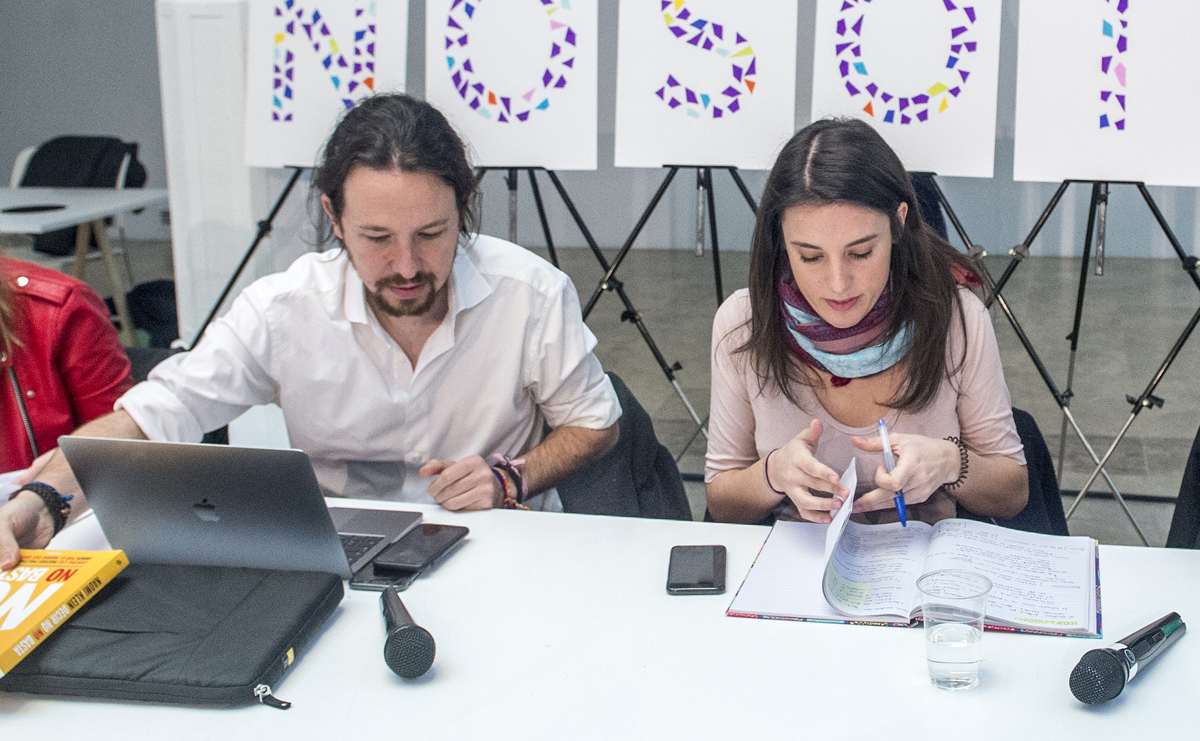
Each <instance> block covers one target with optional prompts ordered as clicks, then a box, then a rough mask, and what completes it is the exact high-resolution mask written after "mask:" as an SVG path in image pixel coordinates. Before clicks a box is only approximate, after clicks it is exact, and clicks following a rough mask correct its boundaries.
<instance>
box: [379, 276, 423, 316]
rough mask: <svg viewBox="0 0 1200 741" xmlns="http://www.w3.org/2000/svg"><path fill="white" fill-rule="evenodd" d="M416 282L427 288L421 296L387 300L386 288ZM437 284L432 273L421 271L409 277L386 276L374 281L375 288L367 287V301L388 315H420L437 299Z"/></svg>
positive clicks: (415, 283) (407, 285) (409, 284)
mask: <svg viewBox="0 0 1200 741" xmlns="http://www.w3.org/2000/svg"><path fill="white" fill-rule="evenodd" d="M418 284H424V285H426V286H427V287H428V289H429V290H427V291H425V293H424V294H423V295H422V296H419V297H417V298H407V299H397V298H392V299H390V300H389V298H388V297H387V293H386V290H387V289H388V288H389V287H391V286H399V287H409V286H414V285H418ZM436 285H437V283H436V279H435V278H434V276H433V273H427V272H425V271H421V272H419V273H417V274H416V275H415V276H413V277H412V278H411V279H405V278H401V277H400V276H399V275H392V276H389V277H387V278H383V279H381V280H377V281H375V290H371V289H369V288H368V289H367V290H366V294H367V303H369V304H370V305H371V308H373V309H375V310H376V311H380V312H383V313H384V314H387V315H388V316H393V317H403V316H421V315H422V314H425V313H427V312H428V311H429V310H430V309H431V308H433V302H434V301H436V300H437V291H436V290H435V288H434V287H435V286H436Z"/></svg>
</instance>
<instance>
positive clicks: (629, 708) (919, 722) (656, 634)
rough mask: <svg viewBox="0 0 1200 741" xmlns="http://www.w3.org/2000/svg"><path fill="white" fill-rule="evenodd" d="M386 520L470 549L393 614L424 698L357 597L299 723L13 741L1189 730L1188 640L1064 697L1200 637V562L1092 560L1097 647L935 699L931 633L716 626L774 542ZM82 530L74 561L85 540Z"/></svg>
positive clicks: (146, 714)
mask: <svg viewBox="0 0 1200 741" xmlns="http://www.w3.org/2000/svg"><path fill="white" fill-rule="evenodd" d="M343 501H344V500H341V501H335V502H332V504H334V505H336V504H339V503H342V502H343ZM356 504H361V506H368V507H370V506H379V507H387V506H390V505H388V504H383V503H378V502H363V503H356ZM395 507H396V508H401V509H413V508H416V509H421V510H422V511H423V512H424V513H425V516H426V519H427V521H430V522H438V523H453V524H460V525H466V526H468V527H470V528H471V534H470V535H469V536H468V539H467V541H466V542H465V543H464V545H463V546H462V547H461V548H460V549H459V550H458V551H457V552H456V553H454V554H453V555H452V556H451V557H450V558H448V559H447V560H445V561H444V562H443V563H442V564H441V565H440V566H439V567H438V568H437V569H436V570H435V571H434V572H432V573H430V574H427V575H426V576H424V577H422V578H421V579H419V580H418V581H417V582H416V583H415V584H413V586H412V587H411V588H410V589H409V590H408V591H406V592H403V593H402V594H401V598H402V600H403V601H404V603H405V605H406V606H407V607H408V609H409V611H410V612H411V613H412V615H413V617H414V619H415V620H416V621H417V622H418V623H419V624H420V625H422V626H424V627H425V628H427V629H428V630H429V631H430V632H431V633H432V634H433V636H434V638H435V640H436V642H437V659H436V661H435V663H434V667H433V669H432V670H431V671H430V672H429V674H427V675H426V676H425V677H423V678H421V679H419V680H415V681H405V680H401V679H399V678H397V677H396V676H395V675H393V674H392V673H391V672H390V671H389V670H388V669H387V667H386V666H385V665H384V663H383V658H382V647H383V637H384V627H383V618H382V616H381V615H380V610H379V597H378V595H377V594H374V593H368V592H349V593H348V595H347V597H346V599H345V600H344V601H343V603H342V605H341V606H340V607H339V608H338V611H337V613H335V616H334V617H333V618H332V619H331V621H330V623H329V625H328V626H327V628H326V629H325V630H324V632H323V633H322V634H321V635H320V637H319V638H318V639H317V640H316V642H315V643H314V644H313V645H311V646H309V647H308V648H307V649H306V650H305V651H303V653H302V654H301V658H300V660H299V661H298V663H297V664H296V665H295V666H294V667H292V668H291V669H290V670H289V672H288V674H286V675H285V676H284V679H283V681H281V682H280V683H278V684H277V685H276V687H275V690H276V694H277V695H278V696H279V697H281V698H283V699H286V700H288V701H291V702H292V703H293V706H292V709H291V710H288V711H278V710H273V709H271V708H268V707H263V706H253V707H248V708H241V709H235V710H206V709H194V708H180V707H169V706H155V705H134V704H121V703H109V702H84V701H55V700H44V699H36V698H33V697H28V696H22V695H0V729H3V732H4V737H5V738H10V737H11V738H14V739H17V738H21V739H27V738H28V739H33V738H40V737H41V736H42V735H44V733H45V729H47V728H51V727H57V728H64V729H74V730H73V731H72V732H73V733H77V734H78V733H84V734H86V737H87V738H88V739H89V741H100V740H101V739H122V741H126V740H131V739H143V738H144V739H159V738H162V737H164V735H165V734H169V735H170V737H171V738H172V739H180V740H182V739H206V740H207V739H221V741H233V740H234V739H270V738H286V739H332V738H346V739H351V738H364V739H365V738H389V739H391V738H396V739H422V740H425V739H520V740H521V741H530V740H531V739H553V740H554V741H564V740H566V739H675V738H678V739H735V738H741V739H753V738H757V739H785V738H788V739H790V738H807V739H829V740H832V739H846V738H862V739H871V740H872V741H878V740H880V739H907V738H928V739H933V738H937V737H940V736H947V735H955V736H961V737H962V738H969V739H972V741H976V740H977V739H1005V740H1006V741H1011V740H1012V739H1019V738H1063V739H1066V738H1087V739H1106V738H1112V739H1130V738H1154V739H1173V738H1186V737H1189V736H1190V734H1191V733H1192V732H1193V731H1189V730H1188V729H1192V728H1194V725H1195V721H1194V718H1193V708H1192V707H1191V702H1193V701H1194V697H1195V695H1196V691H1197V690H1196V688H1197V687H1200V636H1185V637H1184V638H1183V639H1182V640H1181V641H1180V642H1179V643H1178V644H1176V645H1175V646H1174V647H1173V648H1172V649H1171V650H1170V651H1169V652H1168V653H1167V654H1166V655H1164V656H1163V657H1162V658H1161V659H1159V660H1158V662H1156V663H1155V664H1153V665H1152V666H1151V667H1150V668H1149V670H1147V671H1146V672H1145V673H1144V674H1143V675H1141V676H1139V677H1138V678H1137V680H1136V681H1135V682H1134V683H1133V684H1132V685H1131V686H1130V687H1128V688H1127V689H1126V691H1125V693H1124V694H1122V695H1121V697H1119V698H1117V699H1116V700H1115V701H1113V702H1111V703H1109V704H1107V705H1105V706H1101V707H1097V708H1088V707H1086V706H1084V705H1082V704H1080V703H1079V702H1077V701H1076V700H1075V699H1074V698H1073V697H1072V696H1071V693H1070V691H1069V690H1068V688H1067V677H1068V675H1069V674H1070V671H1071V668H1072V667H1073V666H1074V665H1075V663H1076V662H1077V661H1078V660H1079V657H1080V656H1081V655H1082V654H1083V653H1084V652H1085V651H1087V650H1090V649H1092V648H1097V647H1100V646H1103V645H1107V644H1108V643H1111V642H1113V641H1115V640H1117V639H1119V638H1121V637H1123V636H1124V635H1126V634H1127V633H1130V632H1132V631H1133V630H1134V629H1136V628H1138V627H1141V626H1142V625H1144V624H1146V623H1149V622H1151V621H1152V620H1154V619H1157V618H1158V617H1161V616H1162V615H1164V614H1166V613H1168V612H1170V611H1172V610H1176V611H1178V612H1179V613H1180V614H1182V615H1183V617H1184V620H1185V621H1187V620H1192V621H1197V620H1200V551H1182V550H1166V549H1157V548H1127V547H1119V546H1102V547H1101V548H1100V568H1101V581H1102V589H1103V605H1104V639H1103V640H1095V639H1080V638H1055V637H1047V636H1034V635H1020V634H1011V633H998V632H989V633H988V634H987V635H986V636H985V638H984V656H985V663H984V667H983V669H982V675H981V676H982V678H981V683H980V685H979V686H978V687H977V688H975V689H973V690H970V691H966V692H958V693H951V692H944V691H940V690H936V689H934V688H933V687H931V686H930V684H929V680H928V675H927V672H926V669H925V660H924V651H925V646H924V643H923V641H924V636H923V635H922V632H921V631H920V630H919V629H917V630H906V629H902V628H878V627H866V626H849V625H830V624H819V623H802V622H791V621H783V620H755V619H747V618H731V617H726V616H725V615H724V611H725V608H726V607H727V606H728V605H729V602H730V600H731V599H732V598H733V594H734V592H735V591H736V590H737V588H738V586H739V585H740V584H741V581H742V578H743V577H744V576H745V574H746V572H747V570H748V569H749V568H750V565H751V563H752V562H753V560H754V557H755V555H756V554H757V553H758V550H759V547H760V546H761V544H762V542H763V540H764V538H765V537H766V535H767V532H768V530H767V528H764V527H755V526H746V525H718V524H706V523H697V522H674V521H657V520H636V519H622V518H613V517H596V516H585V515H563V514H550V513H539V512H515V511H505V510H497V511H490V512H479V513H468V514H453V513H450V512H446V511H444V510H441V509H438V508H436V507H414V506H413V505H395ZM81 524H83V525H84V527H83V528H81V532H80V534H79V535H78V536H77V537H75V543H76V544H79V543H86V542H87V541H86V539H82V540H81V538H82V535H86V534H87V532H86V530H87V528H88V527H91V528H94V525H90V526H89V525H87V524H86V523H81ZM68 532H70V531H68ZM60 537H61V536H60ZM91 537H92V539H93V541H94V540H95V531H94V530H93V531H92V535H91ZM62 542H63V544H64V545H67V544H70V543H68V542H66V541H62ZM711 543H719V544H724V545H725V546H727V547H728V549H729V567H728V575H729V592H728V593H726V594H724V595H716V596H688V597H674V596H670V595H668V594H667V593H666V591H665V588H664V587H665V583H666V570H667V559H668V553H669V550H670V548H671V546H673V545H678V544H711Z"/></svg>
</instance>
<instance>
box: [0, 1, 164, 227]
mask: <svg viewBox="0 0 1200 741" xmlns="http://www.w3.org/2000/svg"><path fill="white" fill-rule="evenodd" d="M154 39H155V36H154V1H153V0H104V2H86V1H85V0H75V1H74V2H71V0H36V1H35V2H28V1H24V0H0V60H3V62H2V63H0V101H3V103H2V104H0V180H2V184H3V185H5V186H7V185H8V177H9V173H10V172H11V171H12V162H13V159H14V158H15V157H16V156H17V153H18V152H19V151H21V150H22V149H24V148H25V147H27V146H30V145H33V144H39V143H41V142H43V141H45V140H47V139H51V138H53V137H56V136H62V135H66V134H99V135H106V136H117V137H120V138H121V139H124V140H125V141H132V142H137V143H138V146H139V152H138V157H139V159H141V161H142V162H143V163H144V164H145V165H146V174H147V179H146V187H147V188H165V187H167V180H166V174H165V165H164V162H163V133H162V104H161V101H160V98H159V88H158V52H157V47H156V46H155V40H154ZM127 219H128V220H127V222H126V223H127V225H128V233H129V235H130V236H132V237H135V238H156V239H167V238H168V237H169V236H170V233H169V230H168V228H167V227H166V226H165V225H163V223H162V220H161V214H159V213H158V212H154V213H143V214H141V215H130V216H129V217H127Z"/></svg>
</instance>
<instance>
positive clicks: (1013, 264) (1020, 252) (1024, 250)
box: [935, 180, 1071, 309]
mask: <svg viewBox="0 0 1200 741" xmlns="http://www.w3.org/2000/svg"><path fill="white" fill-rule="evenodd" d="M1070 184H1071V181H1070V180H1064V181H1062V184H1061V185H1059V186H1058V190H1056V191H1054V197H1053V198H1051V199H1050V203H1048V204H1046V208H1045V209H1043V210H1042V215H1041V216H1039V217H1038V220H1037V221H1036V222H1035V223H1034V225H1033V228H1032V229H1030V230H1029V235H1028V236H1026V237H1025V241H1023V242H1021V244H1019V245H1017V246H1016V247H1013V248H1012V251H1011V252H1010V253H1009V254H1011V255H1012V259H1011V260H1009V262H1008V267H1006V268H1005V269H1004V273H1003V274H1002V275H1001V276H1000V280H998V281H994V283H993V287H992V290H991V291H990V292H989V295H988V297H987V299H986V300H985V301H984V302H983V304H984V306H987V307H988V308H989V309H990V308H991V306H992V302H993V301H995V300H996V297H997V296H998V295H999V294H1000V291H1002V290H1004V286H1005V284H1007V283H1008V279H1009V278H1011V277H1012V274H1013V271H1014V270H1016V269H1017V265H1020V264H1021V261H1022V260H1024V259H1025V258H1026V257H1029V248H1030V247H1032V246H1033V240H1035V239H1037V236H1038V234H1040V233H1041V231H1042V227H1044V226H1045V225H1046V221H1047V220H1048V219H1049V218H1050V214H1052V213H1054V209H1055V207H1056V206H1058V202H1059V201H1060V200H1062V197H1063V194H1064V193H1066V192H1067V186H1068V185H1070ZM935 185H936V183H935ZM938 195H939V197H941V198H942V200H943V203H945V196H944V195H942V189H941V188H938ZM985 270H986V268H985Z"/></svg>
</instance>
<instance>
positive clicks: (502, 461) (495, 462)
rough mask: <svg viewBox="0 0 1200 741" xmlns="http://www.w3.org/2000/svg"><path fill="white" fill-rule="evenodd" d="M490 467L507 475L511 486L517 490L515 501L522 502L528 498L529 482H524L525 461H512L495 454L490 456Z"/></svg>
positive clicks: (521, 459)
mask: <svg viewBox="0 0 1200 741" xmlns="http://www.w3.org/2000/svg"><path fill="white" fill-rule="evenodd" d="M492 467H493V468H499V469H500V470H501V471H504V472H505V473H507V474H508V475H509V477H510V478H512V480H513V485H515V486H516V488H517V501H518V502H524V501H525V500H526V499H528V498H529V482H527V481H526V480H525V471H524V470H523V469H524V467H525V459H524V458H516V459H512V458H509V457H507V456H503V455H500V454H499V453H495V454H493V455H492Z"/></svg>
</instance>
